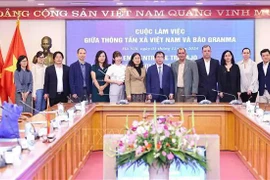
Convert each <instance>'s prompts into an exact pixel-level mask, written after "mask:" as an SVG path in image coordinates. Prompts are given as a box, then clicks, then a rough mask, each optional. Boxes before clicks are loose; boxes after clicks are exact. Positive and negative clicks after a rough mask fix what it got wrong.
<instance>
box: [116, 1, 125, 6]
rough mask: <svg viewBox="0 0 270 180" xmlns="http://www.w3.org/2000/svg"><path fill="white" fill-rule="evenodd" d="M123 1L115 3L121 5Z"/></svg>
mask: <svg viewBox="0 0 270 180" xmlns="http://www.w3.org/2000/svg"><path fill="white" fill-rule="evenodd" d="M123 4H124V3H122V2H117V3H116V5H118V6H121V5H123Z"/></svg>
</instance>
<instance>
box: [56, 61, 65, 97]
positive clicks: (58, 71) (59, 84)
mask: <svg viewBox="0 0 270 180" xmlns="http://www.w3.org/2000/svg"><path fill="white" fill-rule="evenodd" d="M54 66H55V71H56V76H57V92H58V93H60V92H63V91H64V88H63V86H64V85H63V65H61V67H59V66H56V65H54Z"/></svg>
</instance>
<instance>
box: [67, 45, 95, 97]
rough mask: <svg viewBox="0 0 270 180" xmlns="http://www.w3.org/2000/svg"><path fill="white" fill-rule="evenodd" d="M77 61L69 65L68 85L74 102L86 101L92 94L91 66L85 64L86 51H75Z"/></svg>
mask: <svg viewBox="0 0 270 180" xmlns="http://www.w3.org/2000/svg"><path fill="white" fill-rule="evenodd" d="M77 56H78V59H79V60H78V61H77V62H75V63H73V64H71V65H70V70H69V83H70V91H71V94H72V99H73V101H75V102H78V101H83V100H88V99H89V96H90V94H92V79H91V77H90V73H91V65H90V64H89V63H87V62H85V57H86V50H85V49H84V48H79V49H78V50H77Z"/></svg>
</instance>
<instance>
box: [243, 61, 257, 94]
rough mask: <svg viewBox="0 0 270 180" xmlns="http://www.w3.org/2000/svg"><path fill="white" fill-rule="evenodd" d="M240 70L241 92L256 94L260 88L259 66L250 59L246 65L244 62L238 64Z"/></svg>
mask: <svg viewBox="0 0 270 180" xmlns="http://www.w3.org/2000/svg"><path fill="white" fill-rule="evenodd" d="M238 66H239V69H240V86H241V92H248V91H249V90H250V91H251V92H252V93H256V92H257V91H258V88H259V84H258V68H257V64H256V63H255V62H254V61H252V60H251V59H249V60H248V61H247V63H246V64H244V61H243V60H242V61H240V62H239V63H238Z"/></svg>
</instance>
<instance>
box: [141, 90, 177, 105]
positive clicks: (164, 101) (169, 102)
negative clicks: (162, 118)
mask: <svg viewBox="0 0 270 180" xmlns="http://www.w3.org/2000/svg"><path fill="white" fill-rule="evenodd" d="M145 94H146V95H156V96H163V97H165V98H166V99H165V100H163V101H161V104H174V103H175V100H174V99H172V100H171V99H169V98H168V96H166V95H165V94H157V93H145Z"/></svg>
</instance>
